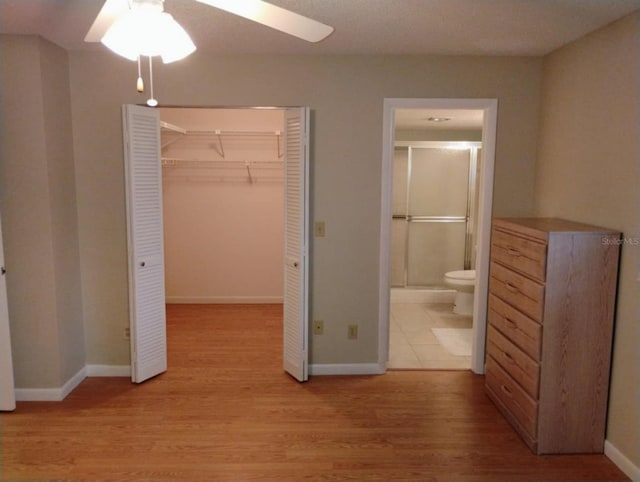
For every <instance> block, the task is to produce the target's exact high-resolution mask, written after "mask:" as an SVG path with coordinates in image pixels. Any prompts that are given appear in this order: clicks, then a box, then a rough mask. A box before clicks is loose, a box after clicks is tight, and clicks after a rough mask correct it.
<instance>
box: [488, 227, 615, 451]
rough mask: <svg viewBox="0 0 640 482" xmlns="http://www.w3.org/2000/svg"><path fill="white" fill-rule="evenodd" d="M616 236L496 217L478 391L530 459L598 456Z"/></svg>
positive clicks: (608, 354)
mask: <svg viewBox="0 0 640 482" xmlns="http://www.w3.org/2000/svg"><path fill="white" fill-rule="evenodd" d="M619 240H620V233H618V232H615V231H611V230H607V229H603V228H598V227H595V226H588V225H585V224H579V223H574V222H570V221H564V220H561V219H551V218H522V219H520V218H512V219H507V218H505V219H494V221H493V229H492V237H491V268H490V269H491V271H490V280H489V309H488V321H489V324H488V327H487V359H486V390H487V393H488V395H489V397H490V398H491V399H492V400H493V401H494V403H495V404H496V405H497V406H498V408H499V409H500V411H501V412H502V413H503V414H504V416H505V417H506V418H507V420H509V422H510V423H511V424H512V425H513V427H514V428H515V429H516V430H517V432H518V433H519V434H520V435H521V436H522V438H523V439H524V441H525V443H526V444H527V445H528V446H529V447H530V448H531V450H532V451H533V452H534V453H538V454H542V453H549V454H551V453H600V452H603V450H604V436H605V423H606V412H607V399H608V389H609V371H610V360H611V344H612V337H613V317H614V308H615V297H616V283H617V274H618V256H619V250H620V247H619Z"/></svg>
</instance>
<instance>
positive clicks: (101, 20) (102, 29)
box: [84, 0, 129, 42]
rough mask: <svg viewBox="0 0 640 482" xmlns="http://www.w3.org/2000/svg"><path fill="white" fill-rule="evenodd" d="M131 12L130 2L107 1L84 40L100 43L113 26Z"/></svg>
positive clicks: (120, 0)
mask: <svg viewBox="0 0 640 482" xmlns="http://www.w3.org/2000/svg"><path fill="white" fill-rule="evenodd" d="M128 11H129V0H106V1H105V2H104V5H103V6H102V9H101V10H100V13H98V16H97V17H96V19H95V20H94V21H93V24H92V25H91V28H90V29H89V31H88V32H87V35H86V36H85V38H84V41H85V42H100V40H101V39H102V37H103V36H104V34H105V33H107V30H109V27H111V24H113V22H115V21H116V19H117V18H118V17H120V16H122V15H124V14H125V13H127V12H128Z"/></svg>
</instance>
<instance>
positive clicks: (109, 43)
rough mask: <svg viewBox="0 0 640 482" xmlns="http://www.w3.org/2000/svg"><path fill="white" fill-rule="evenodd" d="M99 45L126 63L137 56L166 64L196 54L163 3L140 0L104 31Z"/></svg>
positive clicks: (190, 41) (155, 0)
mask: <svg viewBox="0 0 640 482" xmlns="http://www.w3.org/2000/svg"><path fill="white" fill-rule="evenodd" d="M101 41H102V43H103V44H104V45H105V46H106V47H108V48H109V49H110V50H112V51H113V52H114V53H116V54H118V55H120V56H122V57H125V58H127V59H129V60H132V61H134V60H136V59H137V58H138V56H141V55H142V56H146V57H155V56H160V57H162V61H163V62H164V63H165V64H168V63H170V62H175V61H176V60H180V59H183V58H185V57H187V56H188V55H190V54H191V53H193V52H194V51H195V50H196V46H195V45H194V44H193V41H192V40H191V37H189V34H188V33H187V32H186V31H185V30H184V28H182V27H181V26H180V24H179V23H178V22H176V21H175V19H174V18H173V17H172V16H171V15H170V14H168V13H166V12H164V9H163V6H162V0H139V1H137V2H134V3H133V5H132V8H131V10H129V12H127V14H126V15H123V16H122V17H120V18H119V19H118V20H116V21H115V22H114V23H113V25H111V27H110V28H109V30H107V32H106V33H105V35H104V37H102V40H101Z"/></svg>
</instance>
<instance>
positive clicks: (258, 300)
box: [165, 296, 282, 305]
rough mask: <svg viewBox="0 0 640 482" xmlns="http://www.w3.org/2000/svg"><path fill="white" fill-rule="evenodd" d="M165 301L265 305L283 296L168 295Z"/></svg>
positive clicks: (276, 302)
mask: <svg viewBox="0 0 640 482" xmlns="http://www.w3.org/2000/svg"><path fill="white" fill-rule="evenodd" d="M165 302H166V303H167V304H170V305H171V304H176V305H191V304H194V305H197V304H202V305H216V304H222V305H231V304H234V305H265V304H281V303H282V296H167V298H166V300H165Z"/></svg>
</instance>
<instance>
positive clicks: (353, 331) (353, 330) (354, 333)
mask: <svg viewBox="0 0 640 482" xmlns="http://www.w3.org/2000/svg"><path fill="white" fill-rule="evenodd" d="M347 339H349V340H357V339H358V325H349V326H348V328H347Z"/></svg>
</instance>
